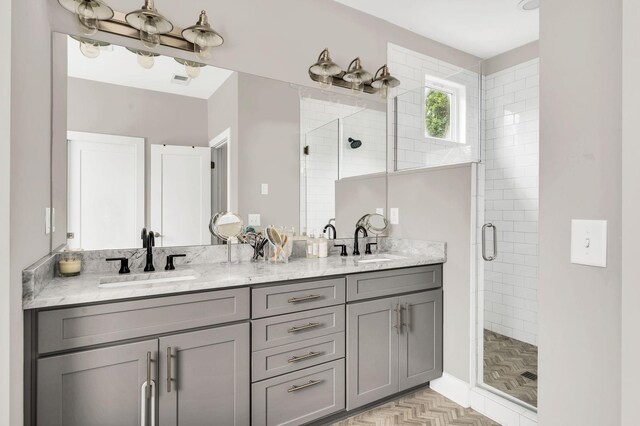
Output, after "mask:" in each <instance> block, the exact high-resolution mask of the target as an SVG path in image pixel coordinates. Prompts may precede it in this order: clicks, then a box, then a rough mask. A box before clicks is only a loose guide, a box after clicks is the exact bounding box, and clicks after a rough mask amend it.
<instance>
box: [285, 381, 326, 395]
mask: <svg viewBox="0 0 640 426" xmlns="http://www.w3.org/2000/svg"><path fill="white" fill-rule="evenodd" d="M320 383H322V380H309V381H308V382H307V383H305V384H304V385H300V386H296V385H293V386H291V387H290V388H289V389H287V392H296V391H299V390H302V389H305V388H308V387H311V386H315V385H318V384H320Z"/></svg>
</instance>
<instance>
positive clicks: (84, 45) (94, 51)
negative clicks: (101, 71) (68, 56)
mask: <svg viewBox="0 0 640 426" xmlns="http://www.w3.org/2000/svg"><path fill="white" fill-rule="evenodd" d="M80 51H81V52H82V54H83V55H84V56H86V57H87V58H89V59H95V58H97V57H98V56H100V46H99V45H97V44H94V43H91V42H90V41H81V42H80Z"/></svg>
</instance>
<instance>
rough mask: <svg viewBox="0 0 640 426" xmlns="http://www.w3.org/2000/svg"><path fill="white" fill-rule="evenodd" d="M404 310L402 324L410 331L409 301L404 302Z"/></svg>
mask: <svg viewBox="0 0 640 426" xmlns="http://www.w3.org/2000/svg"><path fill="white" fill-rule="evenodd" d="M404 310H405V311H406V312H405V314H406V318H405V319H406V322H405V323H404V324H402V325H404V326H405V327H407V333H408V332H409V331H411V305H410V304H409V303H405V304H404Z"/></svg>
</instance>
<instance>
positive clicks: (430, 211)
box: [388, 164, 472, 383]
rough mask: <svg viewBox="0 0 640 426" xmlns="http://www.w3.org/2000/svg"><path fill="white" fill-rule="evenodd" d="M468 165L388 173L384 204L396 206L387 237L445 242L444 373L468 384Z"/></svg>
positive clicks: (469, 234) (470, 171)
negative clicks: (396, 218) (395, 221)
mask: <svg viewBox="0 0 640 426" xmlns="http://www.w3.org/2000/svg"><path fill="white" fill-rule="evenodd" d="M471 175H472V165H471V164H465V165H461V166H452V167H442V168H433V169H425V170H422V171H408V172H399V173H394V174H391V175H389V180H388V187H389V189H388V191H389V195H388V197H389V198H388V203H389V204H388V206H389V208H393V207H397V208H399V209H400V210H399V216H400V224H399V225H391V233H390V235H391V236H392V237H397V238H414V239H422V240H433V241H445V242H446V243H447V262H446V263H445V264H444V272H443V274H444V309H443V312H444V371H445V372H447V373H449V374H451V375H453V376H455V377H457V378H458V379H461V380H464V381H465V382H467V383H468V382H469V381H470V377H469V366H470V359H471V358H470V356H471V355H470V353H469V346H470V345H469V339H470V332H471V330H470V328H469V324H470V321H471V318H470V315H471V313H470V312H471V288H470V284H469V283H470V278H471V208H472V206H471V194H472V193H471V182H472V180H471V178H472V176H471ZM416 190H418V191H419V193H420V196H416Z"/></svg>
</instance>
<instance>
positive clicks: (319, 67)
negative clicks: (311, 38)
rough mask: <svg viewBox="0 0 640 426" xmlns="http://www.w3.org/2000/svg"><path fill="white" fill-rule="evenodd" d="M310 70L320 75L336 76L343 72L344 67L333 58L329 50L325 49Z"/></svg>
mask: <svg viewBox="0 0 640 426" xmlns="http://www.w3.org/2000/svg"><path fill="white" fill-rule="evenodd" d="M309 72H310V73H311V74H313V75H316V76H318V77H322V76H329V77H334V76H336V75H338V74H340V73H341V72H342V69H341V68H340V67H339V66H338V65H337V64H336V63H335V62H333V61H332V60H331V57H330V56H329V50H328V49H324V50H323V51H322V52H321V53H320V56H319V57H318V60H317V62H316V63H315V64H313V65H311V66H310V67H309Z"/></svg>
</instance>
